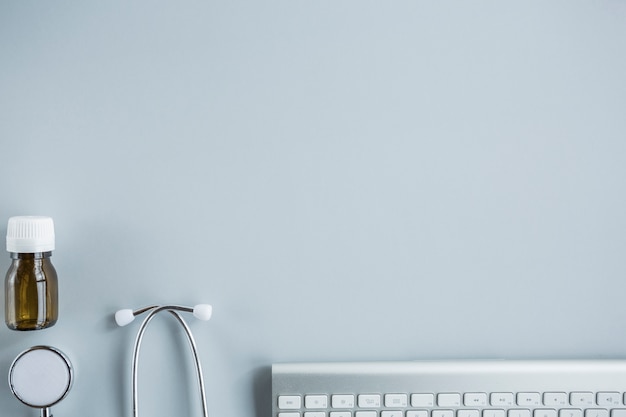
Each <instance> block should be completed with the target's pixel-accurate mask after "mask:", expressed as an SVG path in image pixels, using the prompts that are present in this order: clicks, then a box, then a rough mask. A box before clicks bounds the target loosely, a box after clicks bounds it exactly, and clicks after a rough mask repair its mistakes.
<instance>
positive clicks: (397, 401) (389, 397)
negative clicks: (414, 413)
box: [385, 394, 408, 408]
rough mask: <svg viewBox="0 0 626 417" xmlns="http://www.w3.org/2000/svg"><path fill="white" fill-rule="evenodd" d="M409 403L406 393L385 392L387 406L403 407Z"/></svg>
mask: <svg viewBox="0 0 626 417" xmlns="http://www.w3.org/2000/svg"><path fill="white" fill-rule="evenodd" d="M407 404H408V397H407V395H406V394H385V407H390V408H402V407H406V406H407Z"/></svg>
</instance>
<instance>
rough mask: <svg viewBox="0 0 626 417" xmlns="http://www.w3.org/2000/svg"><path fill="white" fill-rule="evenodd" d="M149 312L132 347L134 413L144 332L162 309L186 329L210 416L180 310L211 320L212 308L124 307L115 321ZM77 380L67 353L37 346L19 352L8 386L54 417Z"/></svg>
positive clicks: (204, 409)
mask: <svg viewBox="0 0 626 417" xmlns="http://www.w3.org/2000/svg"><path fill="white" fill-rule="evenodd" d="M148 311H149V312H150V313H149V314H148V315H147V316H146V318H145V319H144V320H143V322H142V323H141V326H140V327H139V331H138V332H137V337H136V339H135V346H134V348H133V362H132V396H133V416H134V417H138V415H139V409H138V399H137V367H138V364H139V350H140V348H141V341H142V339H143V335H144V333H145V331H146V328H147V327H148V324H149V323H150V322H151V321H152V319H153V318H154V317H155V316H156V315H157V314H159V313H160V312H162V311H167V312H168V313H170V314H172V315H173V316H174V317H175V318H176V320H177V321H178V323H180V325H181V326H182V327H183V329H184V330H185V334H186V335H187V340H188V341H189V346H190V347H191V352H192V354H193V358H194V361H195V365H196V375H197V377H198V387H199V389H200V399H201V401H202V413H203V415H204V417H208V416H209V412H208V409H207V403H206V394H205V390H204V379H203V377H202V367H201V366H200V358H199V357H198V349H197V347H196V342H195V340H194V338H193V335H192V333H191V330H190V329H189V326H188V325H187V323H186V322H185V320H184V319H183V317H182V316H181V315H180V313H179V312H188V313H193V315H194V317H196V318H197V319H199V320H203V321H206V320H209V319H210V318H211V314H212V312H213V309H212V307H211V306H210V305H208V304H198V305H196V306H195V307H184V306H179V305H162V306H157V305H153V306H149V307H143V308H140V309H138V310H134V311H133V310H130V309H124V310H119V311H117V312H116V313H115V322H116V323H117V324H118V325H119V326H126V325H127V324H129V323H130V322H132V321H133V320H134V319H135V317H136V316H138V315H140V314H142V313H145V312H148ZM73 380H74V371H73V368H72V364H71V362H70V360H69V359H68V358H67V356H66V355H65V354H64V353H63V352H61V351H60V350H59V349H57V348H54V347H51V346H34V347H32V348H30V349H27V350H25V351H24V352H22V353H20V354H19V355H18V356H17V358H15V360H14V361H13V363H12V364H11V367H10V370H9V386H10V388H11V391H12V392H13V395H15V397H16V398H17V399H18V400H20V401H21V402H22V403H24V404H26V405H27V406H30V407H33V408H39V409H41V417H52V414H51V411H50V407H52V406H53V405H55V404H57V403H58V402H59V401H61V400H62V399H63V398H65V396H66V395H67V394H68V392H69V390H70V388H71V386H72V383H73Z"/></svg>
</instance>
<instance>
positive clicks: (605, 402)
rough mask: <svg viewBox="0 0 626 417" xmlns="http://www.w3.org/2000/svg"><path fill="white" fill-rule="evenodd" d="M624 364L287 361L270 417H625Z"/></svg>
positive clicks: (275, 385) (278, 373)
mask: <svg viewBox="0 0 626 417" xmlns="http://www.w3.org/2000/svg"><path fill="white" fill-rule="evenodd" d="M625 393H626V360H589V361H580V360H577V361H555V360H550V361H509V360H506V361H498V360H496V361H445V362H428V361H423V362H422V361H416V362H365V363H287V364H274V365H273V366H272V417H626V398H625Z"/></svg>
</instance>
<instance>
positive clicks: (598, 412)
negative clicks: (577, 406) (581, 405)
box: [585, 408, 609, 417]
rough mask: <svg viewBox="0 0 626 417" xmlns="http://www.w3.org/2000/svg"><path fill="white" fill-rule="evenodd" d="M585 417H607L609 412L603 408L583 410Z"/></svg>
mask: <svg viewBox="0 0 626 417" xmlns="http://www.w3.org/2000/svg"><path fill="white" fill-rule="evenodd" d="M585 417H609V410H606V409H604V408H588V409H586V410H585Z"/></svg>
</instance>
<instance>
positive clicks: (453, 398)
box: [437, 393, 461, 407]
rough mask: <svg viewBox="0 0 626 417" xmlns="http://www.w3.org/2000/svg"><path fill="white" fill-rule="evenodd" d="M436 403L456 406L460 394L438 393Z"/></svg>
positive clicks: (458, 403) (440, 405) (459, 403)
mask: <svg viewBox="0 0 626 417" xmlns="http://www.w3.org/2000/svg"><path fill="white" fill-rule="evenodd" d="M437 405H438V406H439V407H458V406H460V405H461V394H458V393H445V394H438V395H437Z"/></svg>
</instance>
